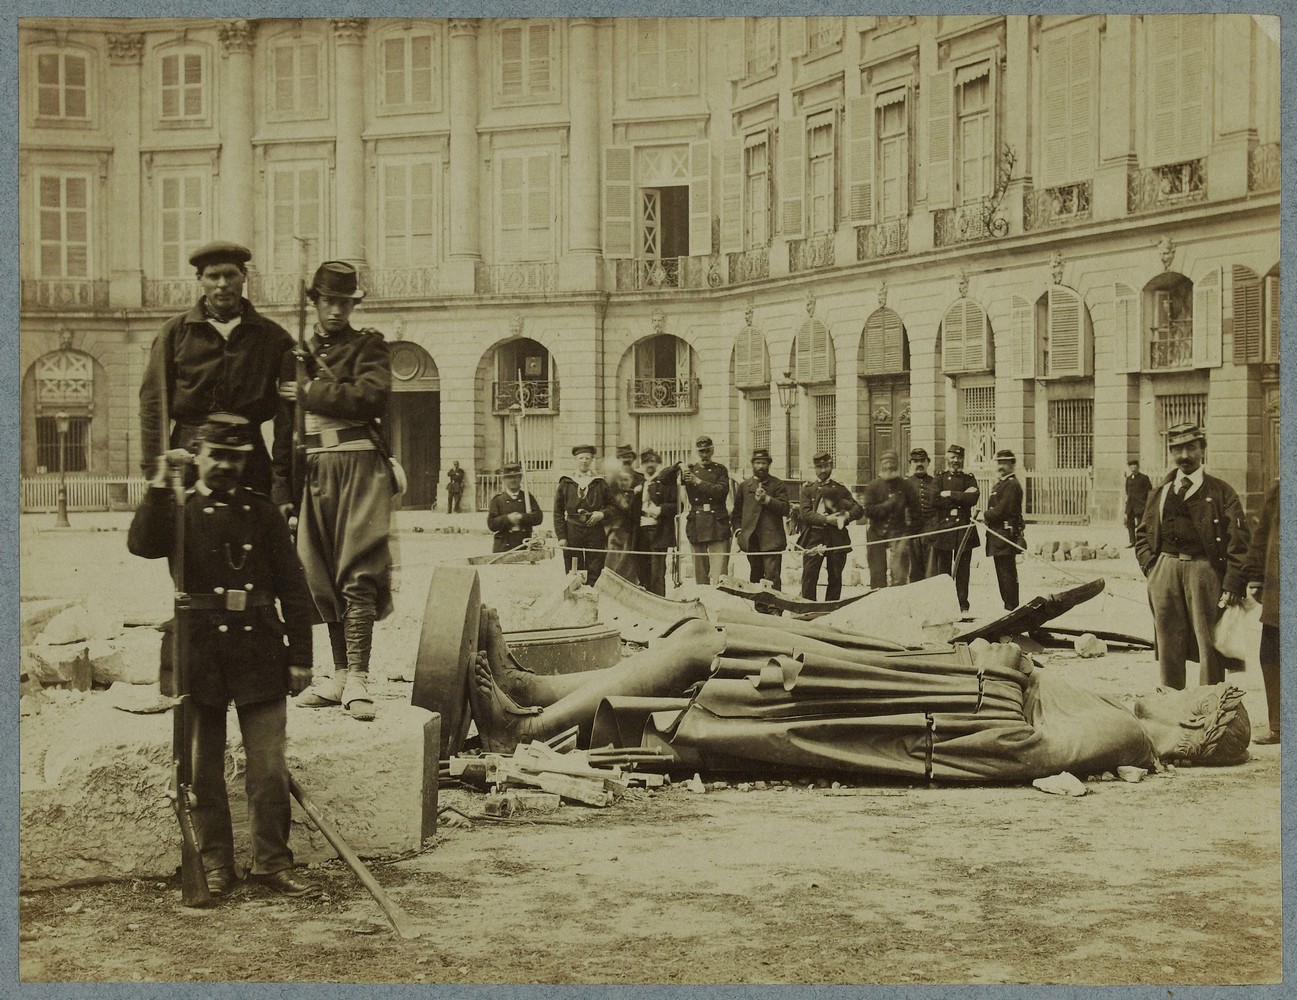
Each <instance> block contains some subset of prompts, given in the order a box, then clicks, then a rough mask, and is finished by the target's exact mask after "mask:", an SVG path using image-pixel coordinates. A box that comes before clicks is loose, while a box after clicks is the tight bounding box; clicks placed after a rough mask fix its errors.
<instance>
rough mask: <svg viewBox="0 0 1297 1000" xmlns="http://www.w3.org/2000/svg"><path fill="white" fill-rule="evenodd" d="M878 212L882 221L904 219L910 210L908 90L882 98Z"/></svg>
mask: <svg viewBox="0 0 1297 1000" xmlns="http://www.w3.org/2000/svg"><path fill="white" fill-rule="evenodd" d="M879 104H880V105H881V107H879V109H878V210H879V218H880V220H882V221H886V220H888V219H902V218H904V217H905V215H906V213H907V212H908V211H909V205H908V202H909V187H910V178H909V170H910V166H909V159H910V157H909V145H910V126H909V120H908V112H909V108H908V106H907V104H906V92H905V90H904V89H901V90H894V91H891V92H889V93H887V94H884V95H882V96H881V97H880V98H879Z"/></svg>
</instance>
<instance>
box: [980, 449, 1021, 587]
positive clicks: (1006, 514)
mask: <svg viewBox="0 0 1297 1000" xmlns="http://www.w3.org/2000/svg"><path fill="white" fill-rule="evenodd" d="M1016 463H1017V456H1015V455H1014V454H1013V452H1011V451H1010V450H1009V449H1008V448H1001V449H1000V450H999V451H997V452H996V453H995V465H996V468H997V469H998V470H999V472H1000V478H999V479H997V480H996V481H995V485H994V486H992V487H991V495H990V497H989V498H988V499H987V501H986V513H985V514H984V515H983V520H984V521H985V522H986V554H987V555H988V556H990V557H991V561H992V562H994V563H995V579H996V582H997V583H999V585H1000V599H1001V600H1002V601H1004V610H1005V611H1013V610H1015V609H1016V608H1017V607H1018V553H1019V552H1021V551H1022V545H1023V538H1024V537H1025V536H1024V522H1023V520H1022V484H1021V483H1020V482H1018V477H1017V476H1015V475H1014V474H1013V469H1014V465H1015V464H1016Z"/></svg>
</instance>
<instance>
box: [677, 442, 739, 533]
mask: <svg viewBox="0 0 1297 1000" xmlns="http://www.w3.org/2000/svg"><path fill="white" fill-rule="evenodd" d="M689 471H690V472H692V473H693V474H694V477H695V479H696V482H694V483H692V484H691V483H685V493H686V494H687V495H688V497H689V516H688V517H687V518H686V520H685V536H686V537H687V538H688V539H689V541H691V542H693V543H695V544H699V545H705V544H707V543H708V542H725V541H728V540H729V537H730V530H731V525H730V512H729V507H728V506H727V505H726V501H727V500H728V499H729V495H730V472H729V469H727V468H725V466H723V465H721V463H720V462H701V463H698V464H695V465H691V466H689Z"/></svg>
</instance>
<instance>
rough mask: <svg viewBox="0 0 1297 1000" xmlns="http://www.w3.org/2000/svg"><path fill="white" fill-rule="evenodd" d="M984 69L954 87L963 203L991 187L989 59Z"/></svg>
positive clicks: (992, 149) (992, 125)
mask: <svg viewBox="0 0 1297 1000" xmlns="http://www.w3.org/2000/svg"><path fill="white" fill-rule="evenodd" d="M981 65H982V66H985V67H986V69H985V72H981V71H980V70H977V69H974V70H972V71H970V76H971V74H972V73H976V74H977V75H975V76H971V78H970V79H967V80H964V82H963V83H962V84H961V85H960V86H959V87H957V88H956V94H955V99H956V102H957V109H956V113H957V116H958V129H957V132H956V136H957V141H958V143H959V154H958V163H959V197H960V202H961V203H962V204H964V205H968V204H971V203H973V202H977V201H980V200H981V199H982V198H985V197H986V196H987V195H989V194H990V193H991V191H992V190H993V189H994V187H995V121H994V117H993V115H992V114H991V107H992V97H993V95H992V93H991V76H990V63H989V62H988V63H983V64H981Z"/></svg>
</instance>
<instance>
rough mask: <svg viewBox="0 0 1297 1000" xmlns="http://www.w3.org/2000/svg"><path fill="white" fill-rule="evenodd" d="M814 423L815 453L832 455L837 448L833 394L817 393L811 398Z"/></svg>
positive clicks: (835, 410)
mask: <svg viewBox="0 0 1297 1000" xmlns="http://www.w3.org/2000/svg"><path fill="white" fill-rule="evenodd" d="M811 403H812V404H813V409H812V410H811V416H812V418H813V419H814V421H815V427H814V444H815V451H816V453H819V452H821V451H827V452H828V453H829V454H832V453H833V452H834V451H835V450H836V449H837V446H838V397H837V394H836V393H834V392H817V393H815V394H814V395H812V396H811Z"/></svg>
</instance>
